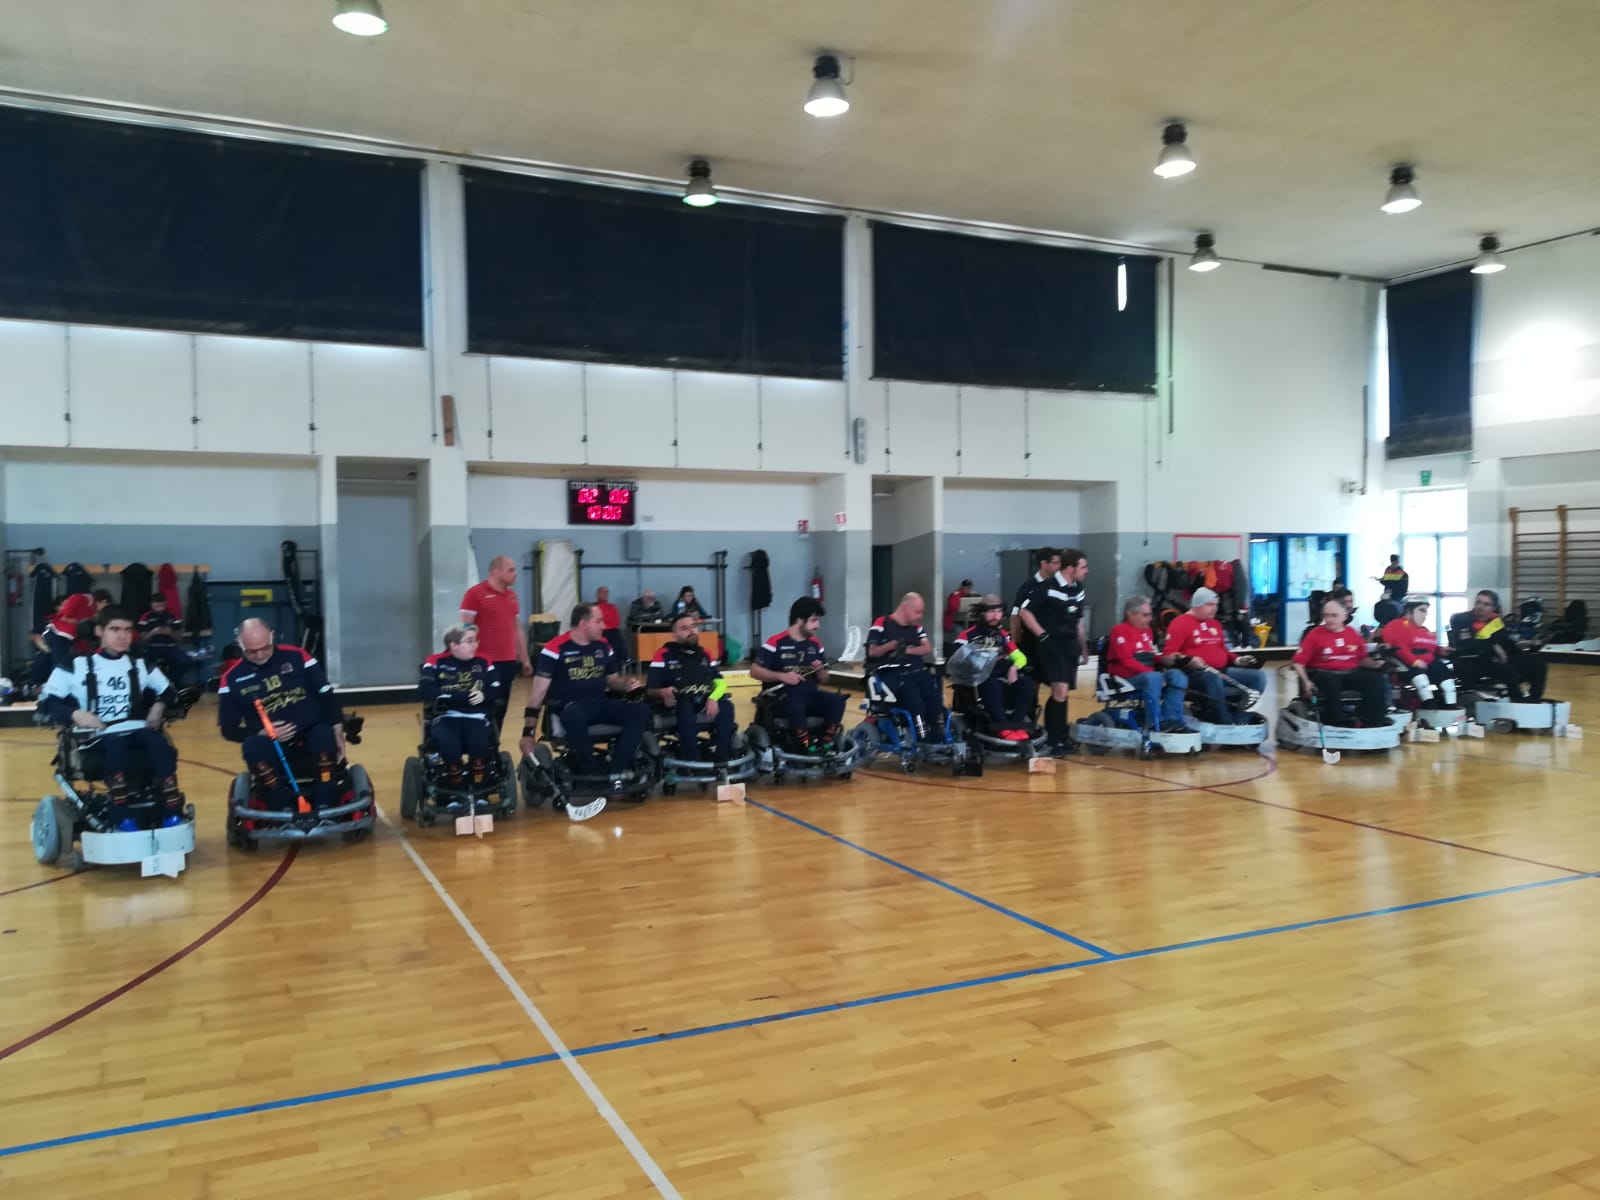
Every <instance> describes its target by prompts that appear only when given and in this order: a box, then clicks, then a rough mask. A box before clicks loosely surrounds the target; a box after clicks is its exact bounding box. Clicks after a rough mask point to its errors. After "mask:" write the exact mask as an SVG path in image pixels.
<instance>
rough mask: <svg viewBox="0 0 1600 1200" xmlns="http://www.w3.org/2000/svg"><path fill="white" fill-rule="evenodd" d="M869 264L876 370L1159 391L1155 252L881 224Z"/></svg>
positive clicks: (1020, 384)
mask: <svg viewBox="0 0 1600 1200" xmlns="http://www.w3.org/2000/svg"><path fill="white" fill-rule="evenodd" d="M872 263H873V266H872V271H873V275H872V298H873V314H874V317H873V320H874V324H873V344H874V350H875V357H874V373H875V374H876V375H877V377H878V378H881V379H908V380H920V381H924V382H928V383H966V384H977V385H982V386H990V387H1014V388H1056V389H1061V390H1064V391H1085V392H1090V391H1098V392H1131V393H1153V392H1154V391H1155V390H1156V273H1157V269H1158V267H1159V265H1160V264H1159V261H1158V260H1157V259H1154V258H1148V257H1144V256H1141V255H1117V254H1107V253H1103V252H1100V251H1095V250H1078V249H1074V248H1069V247H1064V246H1041V245H1035V244H1033V243H1030V242H1018V241H1010V240H1007V239H1003V238H988V237H974V236H972V235H970V234H961V233H946V232H942V231H935V230H928V229H914V228H911V227H909V226H905V225H895V224H892V223H890V222H885V221H879V222H876V223H875V224H874V225H873V226H872Z"/></svg>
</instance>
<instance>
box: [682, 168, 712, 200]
mask: <svg viewBox="0 0 1600 1200" xmlns="http://www.w3.org/2000/svg"><path fill="white" fill-rule="evenodd" d="M683 202H684V203H685V204H687V205H689V207H690V208H710V207H711V206H712V205H713V204H715V203H716V202H717V189H716V188H714V187H712V186H711V164H710V163H708V162H707V161H706V160H705V159H703V158H697V159H695V160H694V161H693V162H691V163H690V164H689V183H688V186H687V187H685V188H684V189H683Z"/></svg>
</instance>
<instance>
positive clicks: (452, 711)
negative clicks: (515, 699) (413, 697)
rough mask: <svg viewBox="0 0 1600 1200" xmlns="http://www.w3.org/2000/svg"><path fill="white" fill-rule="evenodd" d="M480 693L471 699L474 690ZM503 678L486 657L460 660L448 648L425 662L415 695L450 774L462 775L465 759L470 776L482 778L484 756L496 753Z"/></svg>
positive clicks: (478, 779)
mask: <svg viewBox="0 0 1600 1200" xmlns="http://www.w3.org/2000/svg"><path fill="white" fill-rule="evenodd" d="M474 691H476V692H479V693H481V695H480V698H479V702H478V703H477V704H474V703H473V702H472V693H473V692H474ZM501 691H502V688H501V686H500V676H499V674H498V673H497V672H496V671H495V669H494V667H493V666H492V665H491V664H490V663H489V660H488V659H485V658H479V657H477V656H476V655H474V656H473V657H472V658H468V659H460V658H457V657H456V656H455V655H454V654H451V653H450V651H448V650H445V651H443V652H442V653H439V654H435V655H433V656H431V657H430V658H428V659H427V660H426V661H424V662H423V664H422V677H421V678H420V679H419V680H418V681H417V694H418V695H419V696H421V697H422V703H423V707H424V709H425V711H426V712H427V714H428V716H429V718H430V719H429V722H428V732H429V735H430V736H431V737H432V738H433V745H434V749H436V750H437V751H438V752H439V756H440V757H441V758H443V759H444V761H445V765H446V767H447V768H449V771H450V774H451V776H452V777H454V776H457V775H459V774H460V770H461V758H462V756H463V755H465V756H466V757H467V758H468V760H469V761H470V762H471V764H472V778H473V780H474V781H475V782H477V781H481V780H482V779H483V769H484V764H485V762H486V760H487V759H488V758H489V756H490V755H491V754H492V753H493V752H494V746H495V742H496V739H495V733H496V730H495V728H494V726H493V725H492V724H491V721H490V719H491V718H492V717H493V716H494V714H495V713H496V712H497V711H499V710H500V709H502V708H504V707H505V699H504V697H503V696H502V695H501Z"/></svg>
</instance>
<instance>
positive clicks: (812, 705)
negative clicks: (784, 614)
mask: <svg viewBox="0 0 1600 1200" xmlns="http://www.w3.org/2000/svg"><path fill="white" fill-rule="evenodd" d="M825 615H826V614H825V613H824V612H823V609H822V605H821V604H820V603H818V602H817V601H815V600H813V599H811V597H809V596H802V597H801V598H800V599H798V600H796V601H795V602H794V603H793V604H791V605H790V606H789V627H788V628H787V629H785V630H784V631H783V632H782V633H775V634H773V635H772V636H771V637H769V638H768V639H767V640H766V641H765V642H763V643H762V644H761V645H760V646H759V647H757V648H756V653H755V657H754V658H753V659H752V660H751V663H750V674H751V675H752V676H753V677H754V678H756V679H757V680H759V681H760V682H761V683H762V685H763V686H762V688H761V694H762V695H763V696H771V697H772V699H773V703H774V704H775V705H776V706H777V710H778V712H779V714H781V715H782V716H783V718H784V719H785V720H786V721H788V722H789V736H790V737H791V739H793V742H794V747H795V748H796V749H798V750H801V751H804V750H806V749H808V748H809V747H810V737H809V735H808V734H807V732H806V721H807V718H809V717H821V718H822V719H823V720H824V721H826V722H827V731H826V734H825V736H826V737H827V738H828V739H829V740H830V741H832V742H834V743H837V741H838V735H839V725H840V723H841V722H842V721H843V720H844V704H845V700H844V697H843V696H842V695H840V694H839V693H838V692H825V691H823V690H822V688H821V685H822V684H824V683H827V682H828V665H827V659H826V658H825V657H824V655H823V652H822V643H821V642H819V641H818V640H817V626H818V625H820V624H821V623H822V618H823V617H824V616H825Z"/></svg>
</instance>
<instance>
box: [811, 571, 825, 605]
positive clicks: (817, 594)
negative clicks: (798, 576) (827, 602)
mask: <svg viewBox="0 0 1600 1200" xmlns="http://www.w3.org/2000/svg"><path fill="white" fill-rule="evenodd" d="M811 598H812V599H813V600H815V601H816V602H817V603H818V604H821V603H822V571H821V570H820V569H819V570H818V571H817V573H816V574H815V575H813V576H812V577H811Z"/></svg>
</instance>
